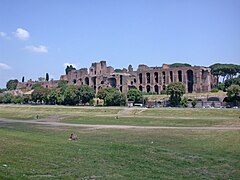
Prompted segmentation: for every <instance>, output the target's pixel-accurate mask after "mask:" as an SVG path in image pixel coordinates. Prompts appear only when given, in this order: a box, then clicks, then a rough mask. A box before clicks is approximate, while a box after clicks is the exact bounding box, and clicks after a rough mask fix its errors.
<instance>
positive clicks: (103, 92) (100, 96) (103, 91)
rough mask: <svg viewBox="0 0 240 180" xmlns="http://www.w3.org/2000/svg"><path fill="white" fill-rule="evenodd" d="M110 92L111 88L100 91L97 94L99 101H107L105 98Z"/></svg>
mask: <svg viewBox="0 0 240 180" xmlns="http://www.w3.org/2000/svg"><path fill="white" fill-rule="evenodd" d="M108 92H109V88H103V89H100V90H99V91H98V92H97V95H96V97H97V98H99V99H103V100H105V98H106V97H107V94H108Z"/></svg>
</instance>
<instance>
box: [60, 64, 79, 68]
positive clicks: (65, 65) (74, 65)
mask: <svg viewBox="0 0 240 180" xmlns="http://www.w3.org/2000/svg"><path fill="white" fill-rule="evenodd" d="M70 65H72V66H73V67H75V68H77V66H76V64H73V63H64V64H63V66H64V67H65V68H66V67H67V66H70Z"/></svg>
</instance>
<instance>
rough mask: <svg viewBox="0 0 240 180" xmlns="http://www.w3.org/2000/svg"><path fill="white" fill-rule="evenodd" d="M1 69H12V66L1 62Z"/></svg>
mask: <svg viewBox="0 0 240 180" xmlns="http://www.w3.org/2000/svg"><path fill="white" fill-rule="evenodd" d="M0 69H3V70H5V69H12V68H11V67H10V66H9V65H7V64H4V63H0Z"/></svg>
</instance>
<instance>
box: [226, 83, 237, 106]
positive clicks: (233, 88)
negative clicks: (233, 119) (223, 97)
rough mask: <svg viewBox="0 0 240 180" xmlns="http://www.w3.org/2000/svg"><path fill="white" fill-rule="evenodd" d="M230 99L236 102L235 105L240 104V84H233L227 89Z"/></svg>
mask: <svg viewBox="0 0 240 180" xmlns="http://www.w3.org/2000/svg"><path fill="white" fill-rule="evenodd" d="M227 96H228V99H229V100H230V101H231V102H233V103H234V105H235V106H236V105H239V102H240V86H239V85H231V86H230V87H229V88H228V89H227Z"/></svg>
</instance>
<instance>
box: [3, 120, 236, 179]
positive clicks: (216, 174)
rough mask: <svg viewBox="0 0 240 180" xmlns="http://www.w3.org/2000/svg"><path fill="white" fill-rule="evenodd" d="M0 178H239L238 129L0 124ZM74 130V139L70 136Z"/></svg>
mask: <svg viewBox="0 0 240 180" xmlns="http://www.w3.org/2000/svg"><path fill="white" fill-rule="evenodd" d="M0 127H1V128H0V154H1V156H0V179H239V177H240V138H239V137H240V131H237V130H235V131H226V130H224V131H207V130H204V131H189V130H188V131H187V130H137V129H131V130H123V129H121V130H116V129H115V130H114V129H99V130H96V129H91V128H89V129H88V128H64V127H48V126H38V125H29V124H20V123H9V124H6V123H5V124H3V123H1V124H0ZM71 132H75V133H76V134H77V135H78V137H79V140H77V141H69V140H68V136H69V134H70V133H71Z"/></svg>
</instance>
